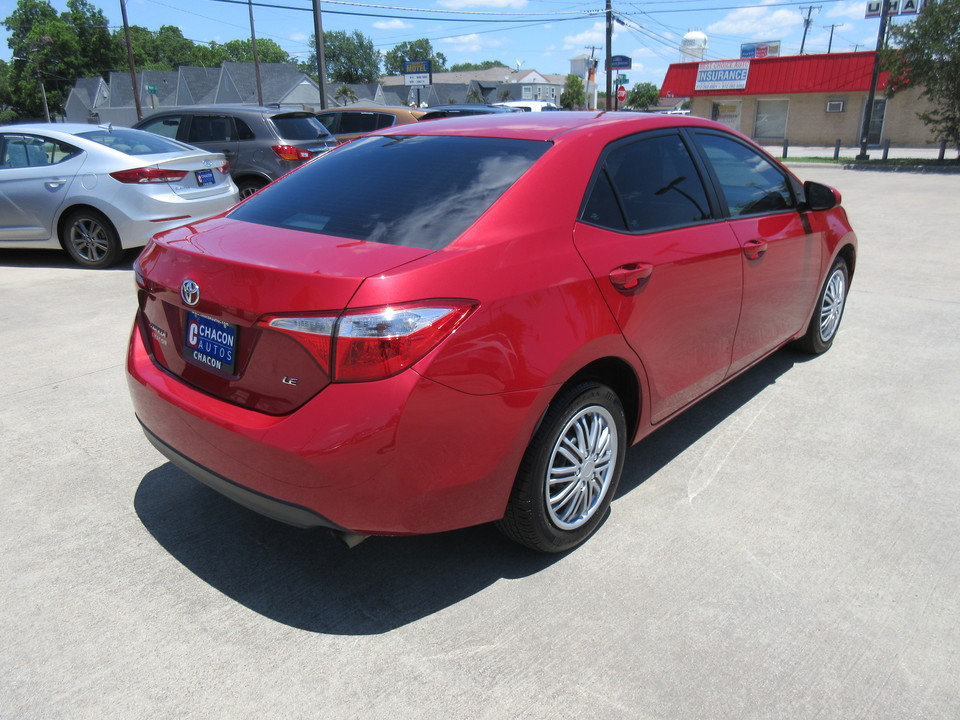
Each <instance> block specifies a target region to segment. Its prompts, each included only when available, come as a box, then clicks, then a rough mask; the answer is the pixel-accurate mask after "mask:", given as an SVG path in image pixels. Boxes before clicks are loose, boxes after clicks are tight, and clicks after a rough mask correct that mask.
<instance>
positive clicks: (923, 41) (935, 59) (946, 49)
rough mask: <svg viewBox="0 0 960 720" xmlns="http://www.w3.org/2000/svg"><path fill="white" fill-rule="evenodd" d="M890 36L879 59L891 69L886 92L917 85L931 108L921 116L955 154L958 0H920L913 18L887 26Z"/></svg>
mask: <svg viewBox="0 0 960 720" xmlns="http://www.w3.org/2000/svg"><path fill="white" fill-rule="evenodd" d="M890 34H891V35H892V37H893V41H894V44H895V45H896V46H897V47H896V48H895V49H893V50H888V51H886V52H884V53H883V56H882V59H881V62H882V67H883V68H884V69H886V70H889V71H890V72H891V78H890V82H889V90H888V92H889V93H890V94H893V93H897V92H900V91H902V90H904V89H906V88H908V87H922V88H923V90H922V92H921V96H922V97H925V98H926V99H928V100H929V101H930V102H931V103H932V104H933V105H934V109H933V110H931V111H929V112H924V113H918V115H919V116H920V119H921V120H923V122H924V123H925V124H926V125H928V126H930V127H931V128H932V129H933V130H934V132H935V133H936V134H937V136H938V137H939V138H940V139H941V140H946V141H947V142H949V143H951V144H952V145H953V146H955V147H956V148H957V150H958V152H960V0H940V2H928V3H925V4H924V6H923V11H922V12H921V13H920V14H919V15H918V16H917V18H916V19H915V20H914V21H913V22H910V23H907V24H906V25H894V26H892V27H891V30H890Z"/></svg>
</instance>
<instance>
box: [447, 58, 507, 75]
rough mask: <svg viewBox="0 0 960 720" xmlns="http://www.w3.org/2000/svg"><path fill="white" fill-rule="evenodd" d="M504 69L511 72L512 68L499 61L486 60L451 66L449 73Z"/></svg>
mask: <svg viewBox="0 0 960 720" xmlns="http://www.w3.org/2000/svg"><path fill="white" fill-rule="evenodd" d="M498 67H502V68H503V69H504V70H507V71H509V70H510V68H509V67H508V66H507V65H505V64H504V63H502V62H500V61H499V60H484V61H483V62H479V63H471V62H465V63H457V64H456V65H451V66H450V69H449V70H448V72H476V71H479V70H492V69H493V68H498Z"/></svg>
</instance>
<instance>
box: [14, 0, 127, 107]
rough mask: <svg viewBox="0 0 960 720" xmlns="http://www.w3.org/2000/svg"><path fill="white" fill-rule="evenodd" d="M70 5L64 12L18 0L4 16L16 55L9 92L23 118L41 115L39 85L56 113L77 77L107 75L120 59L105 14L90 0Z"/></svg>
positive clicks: (40, 0)
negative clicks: (5, 16)
mask: <svg viewBox="0 0 960 720" xmlns="http://www.w3.org/2000/svg"><path fill="white" fill-rule="evenodd" d="M67 8H68V9H67V11H65V12H64V13H63V14H62V15H61V14H58V13H57V11H56V10H55V9H54V8H53V6H51V5H50V3H49V2H48V1H47V0H18V2H17V7H16V9H14V11H13V12H12V13H11V14H10V15H9V16H8V17H7V18H5V19H4V20H3V24H4V26H5V27H6V28H7V30H9V31H10V37H9V38H7V45H8V46H9V47H10V49H11V50H12V51H13V57H14V61H13V65H12V66H11V68H10V69H9V71H8V74H7V83H8V84H7V90H6V92H7V95H8V101H9V104H10V105H11V106H12V108H13V110H14V111H15V112H16V113H17V115H18V116H19V117H42V116H43V99H42V96H43V93H41V92H40V85H41V83H42V85H43V89H44V91H45V92H46V96H47V104H48V106H49V108H50V111H51V113H52V114H53V113H56V112H57V110H58V109H60V108H61V107H62V106H63V103H64V100H65V99H66V96H67V93H68V92H69V89H70V87H71V85H72V84H73V81H74V80H75V79H76V78H78V77H88V76H90V75H104V76H105V75H106V73H108V72H109V71H110V70H112V69H113V68H114V67H115V66H116V64H117V62H118V61H119V48H118V47H117V45H116V43H114V42H113V40H112V38H111V36H110V32H109V30H108V29H107V18H106V16H105V15H104V14H103V12H101V11H100V10H98V9H97V8H95V7H94V6H93V5H91V4H90V3H89V2H87V1H86V0H69V1H68V2H67Z"/></svg>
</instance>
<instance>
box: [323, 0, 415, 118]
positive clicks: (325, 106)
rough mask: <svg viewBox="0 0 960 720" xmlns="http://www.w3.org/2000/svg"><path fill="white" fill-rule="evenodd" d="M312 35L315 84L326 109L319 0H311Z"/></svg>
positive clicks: (325, 64) (324, 59) (324, 61)
mask: <svg viewBox="0 0 960 720" xmlns="http://www.w3.org/2000/svg"><path fill="white" fill-rule="evenodd" d="M313 37H314V40H315V43H314V45H315V47H316V51H317V53H316V55H317V86H318V87H319V89H320V109H321V110H326V109H327V88H326V85H327V83H326V79H325V76H326V72H327V59H326V55H325V53H324V51H323V18H322V17H321V16H320V0H313ZM417 107H420V88H417Z"/></svg>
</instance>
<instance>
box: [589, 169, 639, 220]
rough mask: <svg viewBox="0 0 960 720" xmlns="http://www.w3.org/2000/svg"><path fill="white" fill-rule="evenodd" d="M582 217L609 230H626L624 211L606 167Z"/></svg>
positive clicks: (601, 171)
mask: <svg viewBox="0 0 960 720" xmlns="http://www.w3.org/2000/svg"><path fill="white" fill-rule="evenodd" d="M580 219H581V220H582V221H583V222H587V223H590V224H591V225H599V226H600V227H604V228H607V229H608V230H618V231H619V232H625V231H626V229H627V225H626V223H625V222H624V220H623V213H622V212H620V204H619V203H618V202H617V196H616V195H615V194H614V192H613V187H612V186H611V185H610V178H609V177H607V171H606V169H601V170H600V174H599V175H598V176H597V181H596V183H594V186H593V189H592V190H591V191H590V197H589V198H587V204H586V205H585V206H584V208H583V213H582V214H581V216H580Z"/></svg>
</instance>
